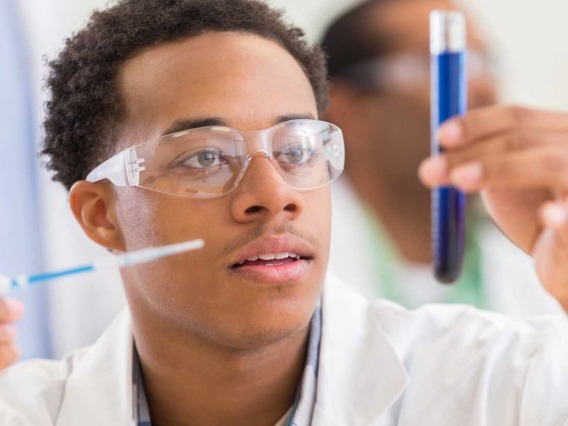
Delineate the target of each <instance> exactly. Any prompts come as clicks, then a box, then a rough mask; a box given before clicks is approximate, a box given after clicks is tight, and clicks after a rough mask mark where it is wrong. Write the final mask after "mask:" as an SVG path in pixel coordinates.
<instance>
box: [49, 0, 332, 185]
mask: <svg viewBox="0 0 568 426" xmlns="http://www.w3.org/2000/svg"><path fill="white" fill-rule="evenodd" d="M208 31H219V32H225V31H237V32H247V33H251V34H255V35H258V36H261V37H264V38H266V39H269V40H273V41H276V42H278V43H279V44H280V45H282V46H283V47H284V48H285V49H286V50H287V51H288V52H289V53H290V54H291V55H292V56H293V57H294V58H295V59H296V60H297V61H298V63H299V64H300V65H301V66H302V68H303V70H304V72H305V73H306V75H307V77H308V79H309V81H310V83H311V86H312V89H313V91H314V94H315V98H316V101H317V107H318V111H319V113H320V114H321V113H323V112H324V110H325V109H326V106H327V75H326V74H327V73H326V65H325V57H324V54H323V52H322V50H321V49H320V47H319V46H318V45H316V44H314V45H311V44H309V43H308V42H307V41H306V40H305V35H304V32H303V31H302V30H301V29H299V28H296V27H293V26H291V25H289V24H287V23H286V22H285V21H284V20H283V12H282V11H279V10H274V9H272V8H270V7H269V6H268V5H266V4H265V3H264V2H262V1H260V0H119V1H118V2H117V3H116V4H115V5H113V6H112V7H110V8H108V9H106V10H102V11H98V12H95V13H94V14H93V15H92V16H91V18H90V20H89V22H88V24H87V26H86V27H85V28H84V29H83V30H81V31H80V32H78V33H77V34H75V35H73V36H72V37H71V38H69V39H67V41H66V43H65V47H64V49H63V51H62V52H61V53H60V54H59V56H58V57H57V58H56V59H54V60H53V61H51V62H50V63H49V75H48V77H47V80H46V83H47V84H46V86H47V89H48V90H49V91H50V95H51V96H50V99H49V101H48V102H47V103H46V117H45V121H44V124H43V127H44V134H45V136H44V140H43V146H42V151H41V154H42V155H43V156H44V158H45V159H46V166H47V168H48V169H49V170H51V171H53V172H54V176H53V180H55V181H58V182H61V183H62V184H63V185H64V186H65V187H66V188H67V189H68V190H69V189H70V188H71V186H72V185H73V184H74V183H75V182H77V181H79V180H82V179H85V177H86V176H87V174H88V173H89V172H90V171H91V170H92V169H93V168H94V167H96V166H97V165H98V164H99V163H101V162H102V161H104V160H105V159H106V158H108V157H110V156H111V155H112V153H113V152H114V150H115V149H116V143H117V134H118V127H119V125H120V123H121V119H122V117H123V115H122V113H123V105H122V104H121V95H120V92H119V87H118V81H117V80H118V74H119V72H120V69H121V67H122V66H123V65H124V63H125V62H126V61H127V60H129V59H131V58H132V57H134V56H136V55H137V54H139V53H141V52H142V51H143V50H146V49H148V48H152V47H155V46H157V45H160V44H163V43H167V42H172V41H177V40H180V39H184V38H189V37H194V36H198V35H200V34H203V33H205V32H208Z"/></svg>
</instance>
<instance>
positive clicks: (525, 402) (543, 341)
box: [0, 277, 568, 426]
mask: <svg viewBox="0 0 568 426" xmlns="http://www.w3.org/2000/svg"><path fill="white" fill-rule="evenodd" d="M322 315H323V317H322V318H323V320H322V325H323V329H322V341H321V349H320V364H319V375H318V382H317V387H318V388H317V402H316V405H315V408H314V418H313V422H312V424H313V425H318V426H334V425H337V426H339V425H342V426H357V425H373V426H379V425H380V426H385V425H395V424H396V425H404V426H406V425H412V426H415V425H418V424H419V425H432V426H440V425H444V426H445V425H456V426H457V425H459V426H466V425H487V426H490V425H494V426H504V425H523V426H531V425H534V426H546V425H550V426H559V425H568V402H567V401H568V320H567V317H566V316H565V315H557V316H547V317H540V318H534V319H532V320H531V322H519V321H516V320H513V319H511V318H508V317H505V316H501V315H498V314H492V313H484V312H480V311H477V310H475V309H473V308H471V307H465V306H448V305H432V306H428V307H424V308H421V309H419V310H416V311H407V310H405V309H404V308H402V307H400V306H398V305H396V304H394V303H392V302H387V301H378V302H374V303H369V302H368V301H366V300H365V299H363V298H362V297H361V296H359V295H358V294H357V293H355V292H354V291H353V290H352V289H350V288H348V287H346V286H345V285H343V284H342V283H341V282H339V281H338V280H336V279H335V278H333V277H328V280H327V282H326V287H325V290H324V296H323V301H322ZM131 370H132V334H131V325H130V317H129V313H128V311H124V312H123V313H122V314H121V315H120V316H119V317H118V318H117V320H116V321H115V322H114V323H113V324H112V325H111V326H110V328H109V329H108V330H107V331H106V332H105V334H104V335H103V336H102V337H101V338H100V339H99V340H98V342H97V343H96V344H95V345H94V346H92V347H90V348H86V349H82V350H79V351H78V352H75V353H74V354H72V355H70V356H68V357H67V358H66V359H65V360H63V361H61V362H56V361H30V362H26V363H23V364H20V365H17V366H15V367H12V368H11V369H9V370H7V371H5V372H3V373H1V374H0V424H1V425H3V426H12V425H18V426H27V425H33V426H39V425H41V426H48V425H57V426H76V425H81V426H100V425H105V426H115V425H116V426H122V425H131V424H133V420H132V417H133V416H132V407H133V403H132V371H131Z"/></svg>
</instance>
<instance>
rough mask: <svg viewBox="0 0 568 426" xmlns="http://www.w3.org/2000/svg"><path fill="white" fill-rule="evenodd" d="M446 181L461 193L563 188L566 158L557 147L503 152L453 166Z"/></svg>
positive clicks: (567, 180) (566, 176)
mask: <svg viewBox="0 0 568 426" xmlns="http://www.w3.org/2000/svg"><path fill="white" fill-rule="evenodd" d="M449 173H450V178H449V181H450V183H451V184H452V185H455V186H457V187H459V188H461V189H463V190H464V191H468V192H469V191H477V190H480V189H483V188H490V187H499V186H501V187H503V186H505V187H519V188H527V189H528V188H531V189H534V188H561V189H564V188H567V187H568V156H567V154H566V153H565V152H564V150H560V149H559V148H557V147H546V148H541V149H539V150H531V151H523V152H518V153H507V154H505V155H501V156H497V157H495V158H491V159H489V160H485V161H482V162H474V163H469V164H465V165H460V166H458V167H455V168H454V169H452V170H451V171H450V172H449Z"/></svg>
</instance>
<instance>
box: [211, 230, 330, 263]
mask: <svg viewBox="0 0 568 426" xmlns="http://www.w3.org/2000/svg"><path fill="white" fill-rule="evenodd" d="M279 235H293V236H295V237H298V238H300V239H302V240H304V241H306V242H308V243H309V244H310V245H311V246H312V247H313V248H314V250H315V251H316V252H317V249H318V248H319V245H320V244H319V241H318V240H317V239H316V238H315V237H314V236H313V235H311V234H308V233H307V232H304V231H302V230H300V229H298V228H296V227H295V226H294V225H292V224H290V223H286V224H282V225H279V226H276V227H275V226H270V225H268V224H265V225H262V226H259V227H257V228H255V229H253V230H251V231H250V232H249V233H247V234H245V235H242V236H240V237H237V238H235V239H234V240H232V241H229V242H228V243H227V244H225V246H224V247H223V250H222V252H221V253H222V254H223V255H225V256H228V255H230V254H231V253H233V252H235V251H236V250H238V249H241V248H243V247H246V246H247V245H249V244H251V243H253V242H254V241H256V240H258V239H260V238H263V237H272V236H279Z"/></svg>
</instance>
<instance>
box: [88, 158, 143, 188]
mask: <svg viewBox="0 0 568 426" xmlns="http://www.w3.org/2000/svg"><path fill="white" fill-rule="evenodd" d="M143 162H144V159H143V158H140V159H139V158H136V153H135V152H134V151H133V150H132V149H128V150H126V151H122V152H120V153H118V154H116V155H115V156H113V157H111V158H109V159H108V160H106V161H105V162H104V163H102V164H100V165H99V166H98V167H97V168H95V169H94V170H93V171H92V172H91V173H89V175H88V176H87V179H86V180H87V181H88V182H98V181H100V180H103V179H108V180H109V181H111V182H112V183H113V184H114V185H116V186H138V184H139V183H140V172H142V171H144V167H143V166H141V164H142V163H143Z"/></svg>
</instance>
